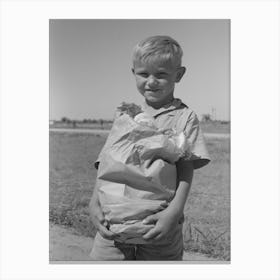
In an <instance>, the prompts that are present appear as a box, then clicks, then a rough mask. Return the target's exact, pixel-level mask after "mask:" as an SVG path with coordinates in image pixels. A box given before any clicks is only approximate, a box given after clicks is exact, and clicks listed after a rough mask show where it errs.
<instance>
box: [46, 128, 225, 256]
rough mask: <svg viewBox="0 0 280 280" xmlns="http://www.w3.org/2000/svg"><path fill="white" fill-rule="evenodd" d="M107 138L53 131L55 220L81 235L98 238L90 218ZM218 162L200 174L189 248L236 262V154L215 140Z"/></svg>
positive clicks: (187, 233) (187, 228) (189, 206)
mask: <svg viewBox="0 0 280 280" xmlns="http://www.w3.org/2000/svg"><path fill="white" fill-rule="evenodd" d="M104 142H105V137H104V136H100V135H93V134H79V133H75V134H69V133H55V132H50V188H49V202H50V206H49V207H50V208H49V210H50V211H49V218H50V221H51V222H54V223H56V224H60V225H66V226H69V227H72V228H74V229H75V230H76V233H77V234H81V235H84V236H91V237H94V236H95V233H96V229H95V228H94V226H93V225H92V223H91V221H90V219H89V210H88V205H89V201H90V198H91V196H92V192H93V188H94V184H95V178H96V170H95V168H94V165H93V163H94V161H95V159H96V158H97V156H98V153H99V151H100V150H101V148H102V146H103V144H104ZM207 146H208V149H209V152H210V155H211V158H212V162H211V163H210V164H209V165H208V166H206V167H204V168H202V169H199V170H197V171H195V175H194V181H193V186H192V189H191V192H190V195H189V198H188V201H187V203H186V207H185V216H186V219H185V223H184V229H183V230H184V245H185V249H186V250H188V251H193V252H200V253H204V254H207V255H209V256H211V257H215V258H217V259H221V260H230V186H229V180H230V179H229V178H230V172H229V171H230V168H229V166H230V154H229V140H227V139H211V140H208V141H207Z"/></svg>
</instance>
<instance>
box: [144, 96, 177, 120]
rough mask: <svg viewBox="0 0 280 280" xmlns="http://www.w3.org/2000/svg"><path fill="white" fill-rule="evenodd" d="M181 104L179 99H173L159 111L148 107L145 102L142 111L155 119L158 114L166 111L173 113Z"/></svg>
mask: <svg viewBox="0 0 280 280" xmlns="http://www.w3.org/2000/svg"><path fill="white" fill-rule="evenodd" d="M181 104H182V101H181V99H179V98H174V99H173V100H172V101H171V102H170V103H168V104H166V105H164V106H163V107H161V108H159V109H155V108H153V107H151V106H149V105H148V104H147V103H146V102H143V104H142V109H143V111H145V112H147V113H148V114H149V115H151V116H153V117H156V116H158V115H159V114H162V113H163V112H167V111H173V110H176V109H177V108H179V107H180V106H181Z"/></svg>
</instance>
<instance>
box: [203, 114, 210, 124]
mask: <svg viewBox="0 0 280 280" xmlns="http://www.w3.org/2000/svg"><path fill="white" fill-rule="evenodd" d="M202 121H203V122H210V121H212V118H211V115H210V114H203V115H202Z"/></svg>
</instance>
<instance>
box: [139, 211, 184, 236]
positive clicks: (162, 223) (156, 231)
mask: <svg viewBox="0 0 280 280" xmlns="http://www.w3.org/2000/svg"><path fill="white" fill-rule="evenodd" d="M178 217H179V216H178V215H176V214H175V213H174V212H173V211H171V210H170V209H168V208H166V209H165V210H162V211H161V212H158V213H156V214H154V215H150V216H148V217H147V218H145V219H144V220H143V224H155V227H154V228H152V229H151V230H149V231H148V232H147V233H146V234H145V235H143V239H145V240H147V241H160V240H163V239H168V238H169V235H170V234H172V233H173V231H174V229H175V228H176V224H178V222H179V218H178Z"/></svg>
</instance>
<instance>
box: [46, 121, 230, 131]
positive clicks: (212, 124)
mask: <svg viewBox="0 0 280 280" xmlns="http://www.w3.org/2000/svg"><path fill="white" fill-rule="evenodd" d="M200 125H201V129H202V131H203V132H204V133H227V134H228V133H230V123H229V122H221V121H209V122H201V123H200ZM111 127H112V123H111V122H105V123H103V124H102V125H101V124H100V123H91V124H89V123H82V122H78V123H75V125H73V123H69V124H67V123H62V122H56V123H54V124H52V125H50V128H69V129H71V128H82V129H104V130H107V129H111Z"/></svg>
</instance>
